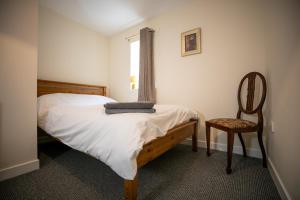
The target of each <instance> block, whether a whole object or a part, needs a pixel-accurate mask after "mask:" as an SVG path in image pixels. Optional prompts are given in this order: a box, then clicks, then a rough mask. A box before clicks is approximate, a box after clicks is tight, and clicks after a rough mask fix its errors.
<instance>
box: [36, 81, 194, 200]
mask: <svg viewBox="0 0 300 200" xmlns="http://www.w3.org/2000/svg"><path fill="white" fill-rule="evenodd" d="M52 93H75V94H95V95H102V96H106V87H105V86H95V85H85V84H77V83H66V82H57V81H48V80H38V82H37V96H41V95H45V94H52ZM197 133H198V120H197V119H192V120H190V121H189V122H185V123H182V124H180V125H177V126H176V127H174V128H172V129H170V130H169V131H168V133H167V134H166V135H165V136H163V137H159V138H157V139H155V140H152V141H151V142H149V143H147V144H145V145H144V146H143V149H142V150H141V151H140V153H139V155H138V157H137V165H138V168H140V167H142V166H144V165H145V164H147V163H148V162H150V161H151V160H153V159H155V158H157V157H159V156H160V155H162V154H163V153H165V152H166V151H168V150H169V149H171V148H172V147H174V146H175V145H176V144H178V143H180V142H182V141H183V140H184V139H185V138H187V137H190V136H192V150H193V151H194V152H197V149H198V147H197ZM137 185H138V176H137V175H136V177H135V179H134V180H125V181H124V189H125V199H126V200H135V199H137Z"/></svg>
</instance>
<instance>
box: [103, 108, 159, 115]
mask: <svg viewBox="0 0 300 200" xmlns="http://www.w3.org/2000/svg"><path fill="white" fill-rule="evenodd" d="M155 111H156V110H155V109H154V108H151V109H138V108H135V109H124V108H122V109H115V108H114V109H110V108H106V109H105V113H106V114H118V113H155Z"/></svg>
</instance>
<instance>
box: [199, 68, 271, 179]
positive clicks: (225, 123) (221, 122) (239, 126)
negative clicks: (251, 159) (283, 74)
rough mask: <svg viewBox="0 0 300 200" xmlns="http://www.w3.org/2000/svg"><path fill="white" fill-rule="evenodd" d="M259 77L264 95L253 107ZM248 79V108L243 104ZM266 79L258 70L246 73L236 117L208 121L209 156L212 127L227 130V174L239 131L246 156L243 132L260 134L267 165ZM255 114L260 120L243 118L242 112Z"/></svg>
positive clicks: (240, 87)
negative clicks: (244, 89)
mask: <svg viewBox="0 0 300 200" xmlns="http://www.w3.org/2000/svg"><path fill="white" fill-rule="evenodd" d="M257 76H258V77H259V78H260V79H261V81H262V87H263V88H262V89H263V90H262V95H261V99H260V102H259V104H258V105H257V107H256V108H253V104H254V96H255V80H256V77H257ZM246 79H248V90H247V102H246V109H245V108H244V107H243V105H242V98H241V90H242V86H243V83H244V81H246ZM266 92H267V86H266V80H265V78H264V76H263V75H262V74H260V73H258V72H250V73H248V74H246V75H245V76H244V77H243V79H242V80H241V82H240V85H239V89H238V104H239V110H238V112H237V117H236V119H231V118H218V119H211V120H209V121H206V123H205V124H206V142H207V156H210V127H213V128H216V129H220V130H223V131H226V132H227V168H226V172H227V174H230V173H231V172H232V170H231V160H232V149H233V143H234V134H235V133H237V134H238V136H239V139H240V141H241V144H242V147H243V154H244V157H246V156H247V153H246V148H245V143H244V141H243V137H242V133H245V132H257V134H258V142H259V146H260V149H261V153H262V156H263V167H267V162H266V153H265V149H264V144H263V140H262V134H263V126H264V118H263V114H262V107H263V104H264V102H265V99H266ZM242 113H245V114H248V115H249V114H255V113H257V115H258V122H257V123H254V122H251V121H248V120H243V119H241V114H242Z"/></svg>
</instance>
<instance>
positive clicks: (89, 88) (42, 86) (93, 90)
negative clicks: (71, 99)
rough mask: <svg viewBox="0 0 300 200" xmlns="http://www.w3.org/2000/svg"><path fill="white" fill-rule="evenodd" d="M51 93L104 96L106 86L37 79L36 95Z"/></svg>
mask: <svg viewBox="0 0 300 200" xmlns="http://www.w3.org/2000/svg"><path fill="white" fill-rule="evenodd" d="M53 93H74V94H94V95H102V96H106V87H105V86H97V85H85V84H78V83H66V82H58V81H48V80H38V81H37V96H38V97H39V96H41V95H44V94H53Z"/></svg>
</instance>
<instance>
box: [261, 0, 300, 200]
mask: <svg viewBox="0 0 300 200" xmlns="http://www.w3.org/2000/svg"><path fill="white" fill-rule="evenodd" d="M266 6H267V9H266V11H267V12H266V14H267V15H266V17H267V23H266V24H267V26H266V42H267V43H266V61H267V71H268V72H267V78H268V82H269V94H268V95H269V106H270V107H269V112H270V113H269V122H270V121H273V122H274V128H275V133H274V134H273V133H270V134H269V137H268V154H269V159H270V160H271V162H272V164H273V165H274V168H275V170H276V171H277V174H278V176H279V177H280V178H281V181H282V183H283V185H284V186H285V189H286V191H287V192H288V193H289V195H290V198H291V199H300V190H299V187H300V174H299V169H300V159H299V153H300V145H299V141H300V134H299V126H298V123H299V122H298V120H299V118H300V37H299V36H300V23H299V22H300V2H299V1H271V2H269V4H267V5H266Z"/></svg>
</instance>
